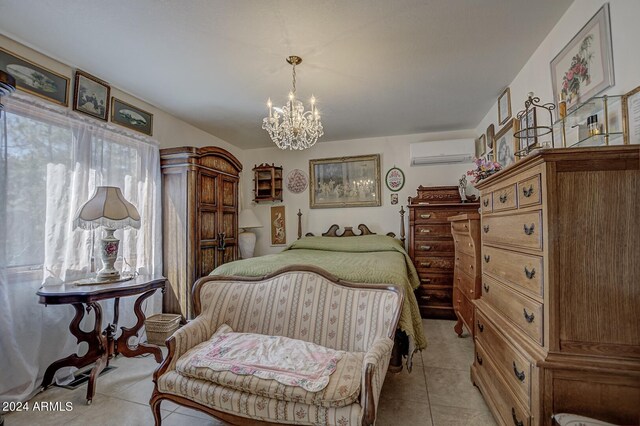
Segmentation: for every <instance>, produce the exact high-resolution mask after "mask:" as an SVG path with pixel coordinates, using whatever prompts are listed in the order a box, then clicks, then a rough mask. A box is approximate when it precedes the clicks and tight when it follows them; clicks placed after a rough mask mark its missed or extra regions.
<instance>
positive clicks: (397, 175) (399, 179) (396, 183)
mask: <svg viewBox="0 0 640 426" xmlns="http://www.w3.org/2000/svg"><path fill="white" fill-rule="evenodd" d="M384 181H385V183H386V184H387V188H389V191H393V192H397V191H400V190H401V189H402V187H403V186H404V172H403V171H402V170H400V169H399V168H397V167H396V166H393V167H392V168H390V169H389V171H388V172H387V175H386V176H385V177H384Z"/></svg>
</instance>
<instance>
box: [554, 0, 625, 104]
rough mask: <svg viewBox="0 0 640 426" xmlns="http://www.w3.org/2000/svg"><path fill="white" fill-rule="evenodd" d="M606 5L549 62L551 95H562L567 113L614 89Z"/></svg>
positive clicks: (555, 99) (556, 99)
mask: <svg viewBox="0 0 640 426" xmlns="http://www.w3.org/2000/svg"><path fill="white" fill-rule="evenodd" d="M610 22H611V21H610V19H609V3H605V4H604V5H603V6H602V7H601V8H600V10H598V12H596V14H595V15H594V16H593V17H592V18H591V19H590V20H589V22H587V23H586V25H585V26H584V27H582V29H581V30H580V31H579V32H578V34H576V35H575V36H574V37H573V38H572V39H571V41H570V42H569V43H568V44H567V45H566V46H565V47H564V48H563V49H562V50H561V51H560V53H558V54H557V55H556V57H555V58H553V60H552V61H551V83H552V84H553V96H554V101H555V104H556V105H558V102H559V101H560V98H561V97H562V96H564V99H565V101H566V103H567V112H569V111H571V110H573V109H575V108H576V107H577V106H578V105H579V104H580V103H582V102H584V101H586V100H587V99H589V98H591V97H592V96H595V95H597V94H598V93H600V92H602V91H603V90H604V89H606V88H608V87H611V86H613V84H614V75H613V54H612V47H611V23H610Z"/></svg>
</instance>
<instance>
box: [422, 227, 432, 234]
mask: <svg viewBox="0 0 640 426" xmlns="http://www.w3.org/2000/svg"><path fill="white" fill-rule="evenodd" d="M429 232H431V229H425V228H420V233H421V234H428V233H429Z"/></svg>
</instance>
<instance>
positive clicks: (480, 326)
mask: <svg viewBox="0 0 640 426" xmlns="http://www.w3.org/2000/svg"><path fill="white" fill-rule="evenodd" d="M478 330H480V333H482V332H483V331H484V325H482V324H481V323H480V321H478Z"/></svg>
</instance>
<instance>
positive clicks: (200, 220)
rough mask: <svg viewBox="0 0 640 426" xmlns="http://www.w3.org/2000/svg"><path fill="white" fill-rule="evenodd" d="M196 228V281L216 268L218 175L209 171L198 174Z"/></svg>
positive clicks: (218, 216) (218, 215)
mask: <svg viewBox="0 0 640 426" xmlns="http://www.w3.org/2000/svg"><path fill="white" fill-rule="evenodd" d="M198 181H199V185H198V194H197V195H198V199H197V219H196V223H197V225H196V226H197V228H196V230H197V231H196V235H197V238H198V241H197V242H195V243H196V244H197V246H198V259H197V265H198V266H197V268H196V274H197V275H198V276H197V277H195V278H196V279H198V278H200V277H203V276H205V275H208V274H209V273H210V272H211V271H213V270H214V269H215V268H216V266H217V265H216V257H217V255H216V247H217V245H218V233H219V232H220V231H219V229H220V226H219V222H220V213H219V205H220V202H219V199H220V197H219V195H218V193H219V187H220V175H218V174H217V173H212V172H210V171H200V172H199V173H198Z"/></svg>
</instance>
